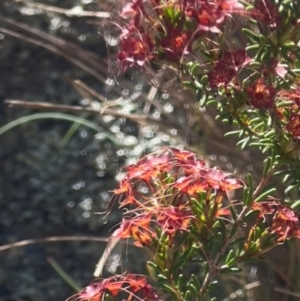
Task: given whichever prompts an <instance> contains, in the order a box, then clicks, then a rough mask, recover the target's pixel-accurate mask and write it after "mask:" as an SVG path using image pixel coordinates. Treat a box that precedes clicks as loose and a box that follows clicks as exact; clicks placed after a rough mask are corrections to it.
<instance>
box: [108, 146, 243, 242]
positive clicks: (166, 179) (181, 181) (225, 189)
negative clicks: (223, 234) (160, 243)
mask: <svg viewBox="0 0 300 301" xmlns="http://www.w3.org/2000/svg"><path fill="white" fill-rule="evenodd" d="M240 187H241V183H240V182H239V181H238V180H236V179H232V178H230V175H229V174H227V173H224V172H223V171H221V170H219V169H216V168H208V167H207V166H206V163H205V161H203V160H201V159H198V158H197V156H196V155H195V154H193V153H191V152H188V151H181V150H178V149H175V148H168V149H167V148H166V149H162V150H160V151H158V152H157V153H154V154H150V155H147V156H145V157H144V158H142V159H141V160H140V161H138V162H137V163H136V164H134V165H131V166H128V167H126V176H125V178H124V179H123V180H122V181H121V183H120V185H119V187H118V188H117V189H116V190H114V195H115V196H119V195H120V194H121V195H123V200H122V201H121V202H120V206H121V207H124V206H128V205H130V206H131V210H130V214H129V217H128V214H126V216H125V217H124V220H123V221H122V223H121V225H120V227H119V229H117V230H116V231H115V232H114V233H113V236H114V237H119V238H128V237H132V238H133V239H134V240H135V244H136V245H138V246H145V245H147V246H149V245H151V244H152V243H153V241H154V239H155V238H157V233H156V229H157V228H160V229H161V230H162V233H163V234H164V235H166V236H167V237H168V239H171V237H174V236H175V235H176V233H177V232H182V231H188V229H189V227H190V225H191V223H192V222H193V221H194V220H196V219H197V216H198V215H202V221H203V223H206V224H213V221H214V220H215V219H216V218H217V217H219V216H221V215H226V214H228V215H230V211H229V210H228V209H226V208H224V203H223V198H224V196H226V195H227V194H228V193H229V192H230V191H232V190H235V189H237V188H240ZM203 193H204V194H205V195H206V200H207V201H206V202H205V203H203V202H202V204H201V206H202V207H203V209H202V210H203V212H195V211H194V210H195V208H194V206H193V202H195V201H196V200H197V199H199V195H200V194H203Z"/></svg>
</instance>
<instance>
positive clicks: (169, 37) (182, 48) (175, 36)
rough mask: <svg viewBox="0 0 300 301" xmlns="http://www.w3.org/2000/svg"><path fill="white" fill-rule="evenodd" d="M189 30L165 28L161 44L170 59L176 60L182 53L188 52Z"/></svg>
mask: <svg viewBox="0 0 300 301" xmlns="http://www.w3.org/2000/svg"><path fill="white" fill-rule="evenodd" d="M190 38H191V32H188V31H183V30H179V29H178V28H176V27H175V28H174V27H170V28H168V29H167V33H166V37H164V38H162V39H161V46H162V48H163V52H164V53H165V55H166V56H167V57H168V58H169V59H171V60H178V59H180V57H181V56H182V55H184V54H188V53H189V51H188V50H189V49H188V47H186V46H187V45H188V42H189V40H190Z"/></svg>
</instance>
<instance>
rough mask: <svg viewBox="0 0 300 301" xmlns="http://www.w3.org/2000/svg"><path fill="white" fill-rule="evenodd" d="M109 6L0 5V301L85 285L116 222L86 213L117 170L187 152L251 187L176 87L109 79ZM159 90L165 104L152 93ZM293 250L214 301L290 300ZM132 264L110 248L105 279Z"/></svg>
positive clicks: (112, 64) (121, 250) (83, 0)
mask: <svg viewBox="0 0 300 301" xmlns="http://www.w3.org/2000/svg"><path fill="white" fill-rule="evenodd" d="M120 4H121V3H120V2H114V1H110V0H105V1H104V0H101V2H100V3H98V2H97V1H94V0H40V1H39V2H34V1H18V0H1V1H0V105H1V110H0V141H1V143H0V162H1V163H0V164H1V173H0V206H1V209H0V300H18V301H20V300H28V301H39V300H43V301H44V300H45V301H46V300H47V301H48V300H65V299H67V298H68V297H70V296H71V295H73V294H74V293H76V289H80V288H81V287H84V286H86V285H88V284H89V283H90V282H91V281H92V280H93V271H94V267H95V264H96V263H97V261H98V260H99V257H100V256H101V255H102V252H103V250H104V248H105V246H106V242H105V238H107V237H108V236H109V234H110V233H111V229H113V227H114V226H115V225H116V224H117V223H118V222H119V221H120V218H121V212H119V211H118V210H115V209H116V208H113V209H114V210H113V211H112V213H111V214H110V215H109V216H108V217H106V218H105V217H104V216H103V215H99V214H95V213H97V212H103V211H104V210H105V208H106V206H107V203H108V201H109V199H110V191H111V190H113V189H114V188H115V186H116V183H117V180H118V179H119V176H120V173H119V172H120V170H121V168H122V166H124V165H126V164H131V163H133V162H135V161H136V160H137V159H138V158H140V157H141V156H142V155H143V154H144V153H149V152H151V151H154V150H156V149H157V148H158V147H160V146H164V145H173V146H177V147H180V148H187V149H191V150H194V151H197V152H198V153H199V154H201V155H203V156H204V157H205V158H206V159H207V160H209V161H210V162H211V163H212V164H214V165H218V166H220V167H222V168H224V169H226V170H228V171H234V172H237V173H239V174H241V175H243V174H244V173H246V172H249V171H250V172H254V173H255V175H257V178H259V175H260V173H261V158H260V157H259V155H258V154H257V153H256V152H254V151H250V150H246V151H245V152H240V151H237V150H236V148H235V147H234V145H235V142H234V140H231V139H228V138H226V140H224V138H223V133H224V132H225V131H226V126H224V125H222V126H220V125H219V124H218V123H216V122H215V121H214V119H213V117H212V116H213V115H214V111H213V110H211V111H203V110H202V111H201V110H199V109H198V108H197V106H196V102H195V96H194V95H193V94H192V93H190V92H186V91H181V90H180V88H179V87H177V86H176V75H174V74H170V73H168V72H165V70H163V69H161V70H159V69H158V70H155V71H154V70H153V72H152V73H151V75H149V74H147V75H145V74H141V73H140V72H138V71H136V70H131V71H130V72H128V73H126V74H120V72H119V71H118V67H117V64H116V59H115V53H116V50H117V39H116V38H117V36H116V35H115V33H116V30H115V28H114V26H113V25H112V23H111V22H110V21H109V18H108V17H109V14H107V13H112V12H115V13H117V12H118V6H119V5H120ZM149 83H152V84H154V85H155V88H153V87H152V88H151V85H150V84H149ZM170 83H172V84H173V86H172V87H174V84H175V88H172V90H173V93H171V92H170V91H168V89H166V88H163V87H164V85H170ZM5 100H17V101H19V102H21V104H22V105H21V106H11V105H8V104H7V103H4V101H5ZM27 102H30V103H31V104H35V105H36V106H35V107H34V108H33V107H32V106H30V105H29V104H28V103H27ZM41 102H46V103H48V104H49V106H48V107H47V108H45V106H43V105H42V104H41ZM62 106H64V107H62ZM76 108H77V109H76ZM100 111H101V112H102V113H103V114H99V112H100ZM225 141H226V142H225ZM51 237H52V241H44V240H45V239H47V238H51ZM58 237H60V239H59V238H58ZM62 237H64V238H62ZM30 240H32V241H30ZM19 241H21V242H23V243H22V245H16V244H15V243H16V242H19ZM297 250H299V248H298V246H297V244H296V243H294V244H293V245H290V246H288V247H287V248H281V249H280V248H279V249H278V251H277V252H276V253H274V254H270V256H269V257H270V258H268V262H269V263H268V264H266V265H260V264H257V265H256V264H252V265H250V266H246V267H245V269H244V272H243V273H242V277H240V276H238V277H234V276H232V277H227V278H226V279H221V283H223V284H222V285H221V289H220V292H219V293H220V296H219V297H220V299H223V300H269V299H271V298H272V299H273V300H274V298H276V299H278V300H298V299H299V294H297V293H296V290H297V286H298V282H299V280H298V279H296V280H295V277H294V276H293V275H294V273H296V270H295V269H296V267H297V266H299V265H298V252H297ZM136 252H137V251H136V250H135V249H134V248H132V247H130V245H129V244H125V245H123V246H117V247H116V249H115V251H114V252H113V253H112V255H111V256H110V258H109V260H108V263H107V266H106V268H105V273H114V272H116V271H117V270H118V269H119V268H120V267H123V268H124V266H125V267H126V268H128V269H131V270H133V271H135V270H136V271H143V269H144V266H143V264H144V261H143V256H139V257H138V258H141V260H140V262H138V261H137V260H136V258H137V257H136V254H137V253H136ZM121 254H123V255H122V256H121ZM290 257H291V258H292V259H290ZM65 274H66V275H65ZM68 277H70V279H69V278H68ZM295 288H296V289H295ZM298 288H299V286H298ZM292 291H294V292H292Z"/></svg>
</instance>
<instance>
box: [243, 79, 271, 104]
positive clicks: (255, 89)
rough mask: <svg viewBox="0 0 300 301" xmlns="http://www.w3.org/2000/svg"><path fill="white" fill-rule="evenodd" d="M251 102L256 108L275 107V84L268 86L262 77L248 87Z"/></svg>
mask: <svg viewBox="0 0 300 301" xmlns="http://www.w3.org/2000/svg"><path fill="white" fill-rule="evenodd" d="M247 93H248V95H249V96H250V103H251V104H252V105H253V107H255V108H258V109H259V108H273V107H274V101H275V95H276V91H275V89H274V88H273V86H267V85H266V84H265V82H264V80H263V79H262V78H260V79H258V80H257V81H256V82H255V83H254V84H253V85H252V86H249V87H248V88H247Z"/></svg>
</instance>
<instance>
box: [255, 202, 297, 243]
mask: <svg viewBox="0 0 300 301" xmlns="http://www.w3.org/2000/svg"><path fill="white" fill-rule="evenodd" d="M252 209H253V210H258V211H259V212H260V213H259V216H258V218H261V219H263V221H265V220H266V218H265V216H266V215H273V219H272V221H268V222H269V223H270V225H269V227H268V228H267V229H268V231H269V232H270V233H272V234H275V236H276V240H277V243H281V242H283V241H285V240H287V239H290V238H292V237H298V238H300V214H299V213H297V212H295V211H293V210H292V209H290V208H288V207H286V206H283V205H282V204H281V203H280V202H279V200H277V199H269V200H265V201H263V202H255V203H253V205H252Z"/></svg>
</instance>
